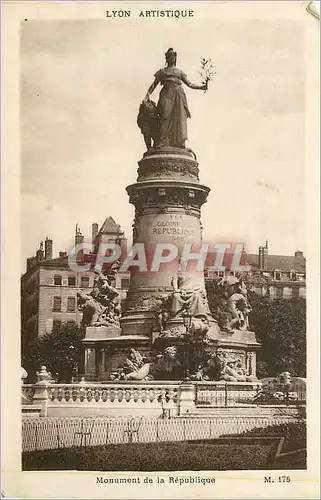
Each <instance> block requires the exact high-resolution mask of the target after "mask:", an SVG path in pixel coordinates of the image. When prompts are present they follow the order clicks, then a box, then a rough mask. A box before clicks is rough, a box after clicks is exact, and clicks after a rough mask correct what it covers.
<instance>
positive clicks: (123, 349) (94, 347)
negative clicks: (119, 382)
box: [83, 326, 150, 382]
mask: <svg viewBox="0 0 321 500" xmlns="http://www.w3.org/2000/svg"><path fill="white" fill-rule="evenodd" d="M83 343H84V345H85V379H86V380H96V381H106V382H107V381H108V380H110V378H109V377H110V374H111V373H112V372H115V371H117V370H118V368H120V367H121V366H123V365H124V362H125V359H126V358H127V356H128V352H129V350H130V349H131V348H134V349H137V350H139V351H140V352H141V353H142V354H143V353H148V354H149V351H150V339H149V338H148V337H145V336H142V335H121V329H120V328H119V327H118V328H117V327H106V326H98V327H91V326H90V327H87V328H86V336H85V338H84V340H83Z"/></svg>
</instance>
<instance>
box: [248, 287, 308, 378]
mask: <svg viewBox="0 0 321 500" xmlns="http://www.w3.org/2000/svg"><path fill="white" fill-rule="evenodd" d="M250 302H251V305H252V313H251V316H250V325H251V329H252V330H253V331H255V333H256V338H257V340H258V342H260V343H261V345H262V347H261V349H260V350H259V352H258V363H257V373H258V377H259V378H262V377H265V376H275V375H277V374H278V373H280V372H282V371H288V372H290V373H291V375H292V376H297V377H305V376H306V301H305V299H304V298H292V299H275V300H273V301H269V300H268V299H265V298H264V297H259V296H257V295H256V294H251V297H250Z"/></svg>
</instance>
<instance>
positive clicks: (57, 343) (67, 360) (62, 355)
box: [26, 323, 85, 382]
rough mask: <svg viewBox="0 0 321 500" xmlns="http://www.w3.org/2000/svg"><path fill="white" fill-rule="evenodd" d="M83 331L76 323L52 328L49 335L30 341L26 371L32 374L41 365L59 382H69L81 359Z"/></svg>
mask: <svg viewBox="0 0 321 500" xmlns="http://www.w3.org/2000/svg"><path fill="white" fill-rule="evenodd" d="M84 333H85V332H84V329H83V328H82V327H79V326H77V325H76V323H62V324H61V325H59V326H54V328H53V330H52V332H51V333H48V334H46V335H43V336H42V337H40V338H38V339H36V340H34V341H32V342H31V343H30V344H29V346H28V355H27V359H26V369H27V371H29V374H30V375H32V374H34V373H35V372H36V371H37V370H39V368H40V366H41V365H45V366H46V367H47V370H48V371H50V372H51V373H52V375H53V376H54V377H55V376H57V378H58V380H59V382H70V380H71V378H72V377H75V376H76V375H77V373H78V372H79V364H80V363H81V362H82V358H83V345H82V339H83V338H84Z"/></svg>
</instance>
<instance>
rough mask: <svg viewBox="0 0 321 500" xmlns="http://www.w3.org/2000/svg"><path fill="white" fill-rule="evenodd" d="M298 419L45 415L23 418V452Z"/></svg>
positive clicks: (192, 436) (206, 433)
mask: <svg viewBox="0 0 321 500" xmlns="http://www.w3.org/2000/svg"><path fill="white" fill-rule="evenodd" d="M294 421H296V419H295V418H293V417H290V416H288V415H284V416H279V417H271V418H269V417H265V418H257V417H248V418H243V417H237V418H227V417H224V418H209V417H207V418H203V417H195V418H194V417H189V418H184V417H178V418H177V417H175V418H170V419H161V418H154V419H148V418H144V417H141V418H136V417H134V418H130V419H128V418H126V419H113V418H102V417H86V418H79V417H46V418H32V417H25V418H23V419H22V451H23V452H29V451H35V450H47V449H56V448H71V447H74V446H98V445H108V444H119V443H129V442H145V443H147V442H164V441H187V440H196V439H214V438H218V437H220V436H224V435H227V434H239V433H242V432H244V431H249V430H251V429H254V428H257V427H263V428H264V427H267V426H269V425H280V424H284V423H288V422H294Z"/></svg>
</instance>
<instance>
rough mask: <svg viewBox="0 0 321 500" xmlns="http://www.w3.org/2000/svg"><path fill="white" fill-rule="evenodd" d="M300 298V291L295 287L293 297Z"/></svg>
mask: <svg viewBox="0 0 321 500" xmlns="http://www.w3.org/2000/svg"><path fill="white" fill-rule="evenodd" d="M299 296H300V289H299V287H298V286H294V287H293V288H292V297H299Z"/></svg>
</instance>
